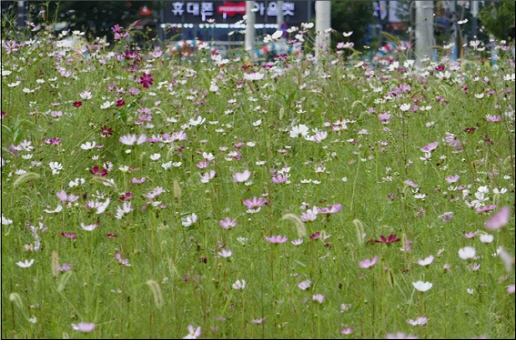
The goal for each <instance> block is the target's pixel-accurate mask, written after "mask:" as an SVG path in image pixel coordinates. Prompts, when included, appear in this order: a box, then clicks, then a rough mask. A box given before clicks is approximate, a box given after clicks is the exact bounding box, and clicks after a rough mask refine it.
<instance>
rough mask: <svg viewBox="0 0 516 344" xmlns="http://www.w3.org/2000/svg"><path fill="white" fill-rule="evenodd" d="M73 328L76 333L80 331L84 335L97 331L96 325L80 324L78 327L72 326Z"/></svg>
mask: <svg viewBox="0 0 516 344" xmlns="http://www.w3.org/2000/svg"><path fill="white" fill-rule="evenodd" d="M72 328H73V329H74V330H75V331H80V332H82V333H90V332H91V331H93V330H94V329H95V324H94V323H78V324H77V325H75V324H72Z"/></svg>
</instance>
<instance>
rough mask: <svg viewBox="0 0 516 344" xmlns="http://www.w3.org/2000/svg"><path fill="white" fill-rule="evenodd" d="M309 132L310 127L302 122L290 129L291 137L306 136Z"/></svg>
mask: <svg viewBox="0 0 516 344" xmlns="http://www.w3.org/2000/svg"><path fill="white" fill-rule="evenodd" d="M308 133H309V128H308V127H307V126H306V125H304V124H300V125H298V126H295V127H293V128H292V130H291V131H290V137H292V138H296V137H299V136H303V137H305V136H306V135H308Z"/></svg>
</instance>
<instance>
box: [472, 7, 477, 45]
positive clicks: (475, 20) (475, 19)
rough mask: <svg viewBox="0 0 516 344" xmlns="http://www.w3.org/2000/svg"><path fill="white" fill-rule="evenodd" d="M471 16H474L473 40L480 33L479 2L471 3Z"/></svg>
mask: <svg viewBox="0 0 516 344" xmlns="http://www.w3.org/2000/svg"><path fill="white" fill-rule="evenodd" d="M471 15H472V16H473V20H472V23H471V24H473V25H472V26H473V39H476V38H475V37H477V32H478V1H472V2H471Z"/></svg>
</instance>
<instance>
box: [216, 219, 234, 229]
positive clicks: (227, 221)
mask: <svg viewBox="0 0 516 344" xmlns="http://www.w3.org/2000/svg"><path fill="white" fill-rule="evenodd" d="M236 224H237V222H236V219H233V220H231V219H230V218H229V217H226V218H225V219H224V220H221V221H220V225H221V226H222V228H224V229H230V228H233V227H235V226H236Z"/></svg>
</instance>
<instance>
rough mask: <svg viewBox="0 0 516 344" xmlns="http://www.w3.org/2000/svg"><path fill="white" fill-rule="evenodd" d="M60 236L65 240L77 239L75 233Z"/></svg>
mask: <svg viewBox="0 0 516 344" xmlns="http://www.w3.org/2000/svg"><path fill="white" fill-rule="evenodd" d="M61 235H62V236H64V237H65V238H68V239H73V240H75V239H77V234H76V233H64V232H63V233H61Z"/></svg>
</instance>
